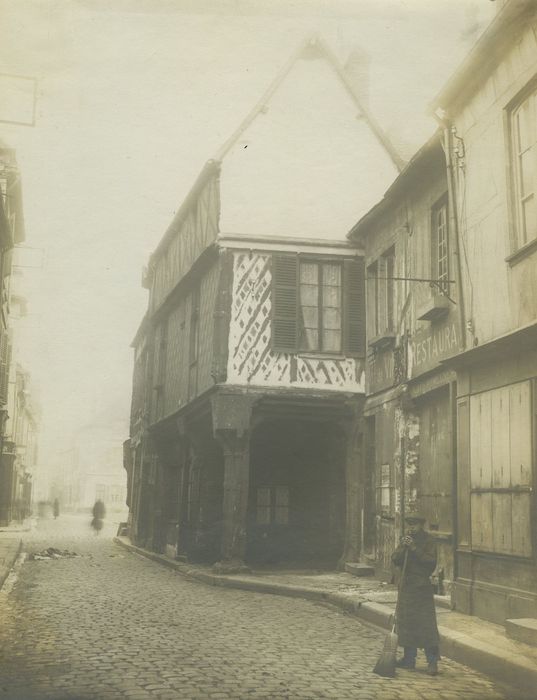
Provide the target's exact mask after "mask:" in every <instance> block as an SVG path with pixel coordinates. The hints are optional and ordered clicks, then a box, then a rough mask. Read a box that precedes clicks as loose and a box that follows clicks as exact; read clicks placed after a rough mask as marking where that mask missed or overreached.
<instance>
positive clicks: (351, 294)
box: [343, 258, 365, 357]
mask: <svg viewBox="0 0 537 700" xmlns="http://www.w3.org/2000/svg"><path fill="white" fill-rule="evenodd" d="M364 277H365V274H364V261H363V259H362V258H359V259H357V260H345V264H344V271H343V312H344V319H345V324H344V338H345V344H344V350H345V352H346V353H348V354H350V355H359V356H361V357H363V356H365V279H364Z"/></svg>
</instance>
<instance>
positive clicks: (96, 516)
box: [91, 499, 106, 535]
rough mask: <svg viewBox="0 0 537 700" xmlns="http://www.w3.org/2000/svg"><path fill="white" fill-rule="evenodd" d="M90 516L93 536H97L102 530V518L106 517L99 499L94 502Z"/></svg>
mask: <svg viewBox="0 0 537 700" xmlns="http://www.w3.org/2000/svg"><path fill="white" fill-rule="evenodd" d="M92 515H93V520H92V521H91V527H92V528H93V529H94V530H95V534H96V535H98V534H99V532H100V531H101V530H102V529H103V525H104V516H105V515H106V508H105V507H104V503H103V502H102V501H101V499H98V500H97V501H95V505H94V506H93V511H92Z"/></svg>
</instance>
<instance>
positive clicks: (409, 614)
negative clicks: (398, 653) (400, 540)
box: [392, 530, 438, 649]
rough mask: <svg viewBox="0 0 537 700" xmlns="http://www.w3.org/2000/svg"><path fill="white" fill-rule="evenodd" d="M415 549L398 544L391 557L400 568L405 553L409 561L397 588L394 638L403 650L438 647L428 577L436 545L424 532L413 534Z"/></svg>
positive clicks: (432, 595)
mask: <svg viewBox="0 0 537 700" xmlns="http://www.w3.org/2000/svg"><path fill="white" fill-rule="evenodd" d="M414 544H415V546H416V549H415V550H411V549H409V548H407V547H405V546H404V545H403V544H400V545H399V547H398V548H397V549H396V550H395V552H394V553H393V556H392V561H393V563H394V564H395V565H396V566H397V567H399V568H400V569H402V567H403V562H404V558H405V551H406V550H407V549H408V559H407V564H406V571H405V575H404V578H403V580H402V582H401V584H400V589H399V603H398V605H397V636H398V643H399V645H400V646H402V647H415V648H420V649H423V648H425V647H435V646H438V628H437V626H436V611H435V607H434V589H433V586H432V584H431V582H430V576H431V574H432V573H433V571H434V569H435V567H436V544H435V541H434V539H433V538H432V537H431V535H429V534H428V533H427V532H425V531H423V530H421V531H419V532H417V533H416V534H415V535H414Z"/></svg>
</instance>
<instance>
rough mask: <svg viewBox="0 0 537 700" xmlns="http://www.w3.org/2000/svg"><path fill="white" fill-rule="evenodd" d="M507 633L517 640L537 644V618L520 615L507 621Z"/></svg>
mask: <svg viewBox="0 0 537 700" xmlns="http://www.w3.org/2000/svg"><path fill="white" fill-rule="evenodd" d="M505 633H506V634H507V636H508V637H511V639H516V640H517V642H525V643H526V644H531V645H533V646H537V618H535V617H519V618H517V619H513V620H506V621H505Z"/></svg>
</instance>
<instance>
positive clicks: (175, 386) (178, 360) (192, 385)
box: [153, 264, 219, 420]
mask: <svg viewBox="0 0 537 700" xmlns="http://www.w3.org/2000/svg"><path fill="white" fill-rule="evenodd" d="M218 279H219V265H218V264H215V265H213V266H212V267H211V268H210V269H209V270H208V271H207V272H206V273H205V274H204V275H203V277H202V278H201V279H200V280H199V285H200V306H199V321H198V323H199V343H198V348H199V354H198V358H197V362H196V365H195V371H192V369H193V366H191V362H190V360H191V358H190V333H191V323H192V297H193V292H192V291H190V292H189V293H188V294H187V295H186V296H184V297H183V298H182V299H181V300H180V301H179V302H178V303H177V305H176V306H175V307H174V308H173V309H172V311H171V312H170V314H169V316H168V344H167V355H166V381H165V389H164V392H165V394H164V396H165V399H164V415H170V414H171V413H174V412H175V411H177V410H178V409H179V408H181V406H184V405H186V404H187V403H188V402H189V401H191V400H192V399H194V398H195V397H196V396H199V394H200V393H202V392H203V391H205V390H206V389H208V388H210V387H211V386H212V385H213V379H212V376H211V368H212V359H213V334H214V308H215V304H216V294H217V287H218ZM158 335H159V331H158V329H157V332H156V335H155V340H156V341H157V340H158ZM157 347H158V346H157V345H155V348H157ZM155 363H156V359H155ZM155 366H156V364H155ZM161 417H162V416H161ZM155 418H156V416H155V414H154V412H153V420H155Z"/></svg>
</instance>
